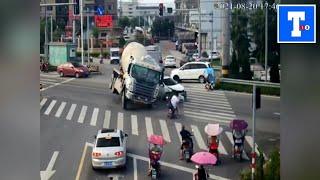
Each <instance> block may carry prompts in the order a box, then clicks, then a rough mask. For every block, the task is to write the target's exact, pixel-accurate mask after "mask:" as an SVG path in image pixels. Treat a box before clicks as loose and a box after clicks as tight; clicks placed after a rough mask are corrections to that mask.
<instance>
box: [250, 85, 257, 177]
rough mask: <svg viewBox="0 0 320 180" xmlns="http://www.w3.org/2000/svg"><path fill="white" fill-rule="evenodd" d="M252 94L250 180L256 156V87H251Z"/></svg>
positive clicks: (253, 172) (252, 175)
mask: <svg viewBox="0 0 320 180" xmlns="http://www.w3.org/2000/svg"><path fill="white" fill-rule="evenodd" d="M252 91H253V94H252V141H253V142H252V152H251V157H252V159H251V179H252V180H254V174H255V166H256V154H255V147H256V146H255V144H256V143H255V128H256V121H255V119H256V85H255V84H254V85H253V89H252Z"/></svg>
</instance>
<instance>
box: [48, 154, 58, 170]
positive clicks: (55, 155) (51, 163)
mask: <svg viewBox="0 0 320 180" xmlns="http://www.w3.org/2000/svg"><path fill="white" fill-rule="evenodd" d="M58 155H59V151H54V152H53V155H52V157H51V159H50V162H49V164H48V166H47V170H52V169H53V166H54V164H55V162H56V160H57V158H58Z"/></svg>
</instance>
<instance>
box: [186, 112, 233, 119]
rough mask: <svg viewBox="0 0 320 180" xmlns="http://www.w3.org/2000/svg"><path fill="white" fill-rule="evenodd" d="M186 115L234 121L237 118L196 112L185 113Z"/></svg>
mask: <svg viewBox="0 0 320 180" xmlns="http://www.w3.org/2000/svg"><path fill="white" fill-rule="evenodd" d="M184 113H185V114H191V115H195V116H199V117H200V116H202V117H209V118H218V119H225V120H232V119H234V118H235V117H236V116H235V115H232V114H231V115H223V116H220V115H215V114H207V113H201V112H194V111H184Z"/></svg>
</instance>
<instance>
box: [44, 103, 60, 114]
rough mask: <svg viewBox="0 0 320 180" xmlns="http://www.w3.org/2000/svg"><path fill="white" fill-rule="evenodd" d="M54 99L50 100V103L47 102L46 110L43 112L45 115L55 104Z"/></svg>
mask: <svg viewBox="0 0 320 180" xmlns="http://www.w3.org/2000/svg"><path fill="white" fill-rule="evenodd" d="M56 102H57V101H56V100H52V101H51V103H50V104H49V106H48V108H47V109H46V111H45V112H44V114H45V115H49V114H50V112H51V110H52V108H53V107H54V105H55V104H56Z"/></svg>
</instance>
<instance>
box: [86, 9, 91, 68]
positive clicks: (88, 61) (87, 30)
mask: <svg viewBox="0 0 320 180" xmlns="http://www.w3.org/2000/svg"><path fill="white" fill-rule="evenodd" d="M87 47H88V49H87V53H88V62H89V56H90V52H89V48H90V46H89V8H87Z"/></svg>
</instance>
